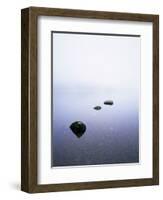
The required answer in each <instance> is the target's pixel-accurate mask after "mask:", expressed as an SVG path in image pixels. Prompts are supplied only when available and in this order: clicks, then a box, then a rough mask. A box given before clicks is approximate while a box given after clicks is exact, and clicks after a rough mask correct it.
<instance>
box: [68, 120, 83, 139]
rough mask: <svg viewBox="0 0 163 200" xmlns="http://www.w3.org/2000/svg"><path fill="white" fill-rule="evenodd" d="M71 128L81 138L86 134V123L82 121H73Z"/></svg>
mask: <svg viewBox="0 0 163 200" xmlns="http://www.w3.org/2000/svg"><path fill="white" fill-rule="evenodd" d="M70 129H71V130H72V132H73V133H74V134H75V135H76V136H77V137H78V138H80V137H81V136H82V135H83V134H84V132H85V131H86V125H85V124H84V123H83V122H81V121H76V122H73V123H72V124H71V125H70Z"/></svg>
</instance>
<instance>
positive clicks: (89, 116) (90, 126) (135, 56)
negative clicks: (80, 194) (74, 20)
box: [51, 31, 141, 167]
mask: <svg viewBox="0 0 163 200" xmlns="http://www.w3.org/2000/svg"><path fill="white" fill-rule="evenodd" d="M140 68H141V36H140V35H131V34H114V33H99V32H98V33H94V32H93V33H89V32H69V31H51V71H52V81H51V94H52V95H51V115H52V121H51V127H52V131H51V137H52V141H51V155H52V156H51V166H52V167H71V166H74V167H75V166H76V167H80V166H81V167H84V166H89V165H91V166H93V165H95V166H96V165H111V164H119V165H122V164H134V163H135V164H139V163H140V155H139V154H140V150H139V147H140V141H139V138H140V136H139V134H140V131H139V127H140V123H139V120H140V119H139V113H140V106H139V104H140V102H139V101H140V80H141V74H140Z"/></svg>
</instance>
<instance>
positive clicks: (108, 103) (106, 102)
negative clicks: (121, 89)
mask: <svg viewBox="0 0 163 200" xmlns="http://www.w3.org/2000/svg"><path fill="white" fill-rule="evenodd" d="M104 104H105V105H113V104H114V103H113V101H112V100H107V101H104Z"/></svg>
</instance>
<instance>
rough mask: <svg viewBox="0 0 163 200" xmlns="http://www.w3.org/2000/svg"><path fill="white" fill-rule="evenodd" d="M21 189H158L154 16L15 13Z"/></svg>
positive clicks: (156, 18) (50, 11) (58, 11)
mask: <svg viewBox="0 0 163 200" xmlns="http://www.w3.org/2000/svg"><path fill="white" fill-rule="evenodd" d="M21 19H22V23H21V27H22V32H21V36H22V38H21V44H22V46H21V48H22V54H21V59H22V68H21V69H22V72H21V73H22V79H21V80H22V89H21V93H22V107H21V110H22V123H21V124H22V126H21V132H22V134H21V155H22V156H21V159H22V165H21V189H22V190H23V191H25V192H29V193H36V192H53V191H66V190H82V189H98V188H112V187H129V186H147V185H158V184H159V16H158V15H152V14H137V13H117V12H102V11H88V10H70V9H58V8H39V7H30V8H26V9H22V12H21Z"/></svg>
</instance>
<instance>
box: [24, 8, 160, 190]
mask: <svg viewBox="0 0 163 200" xmlns="http://www.w3.org/2000/svg"><path fill="white" fill-rule="evenodd" d="M39 16H58V17H59V16H60V17H67V18H69V17H73V18H85V19H101V20H113V21H114V20H120V21H123V20H124V21H130V22H132V21H133V22H134V21H137V22H151V23H152V25H153V55H152V56H153V149H152V151H153V164H152V166H153V175H152V178H140V179H125V180H108V181H107V180H105V181H89V182H75V183H61V184H60V183H58V184H38V182H37V178H38V162H37V159H38V157H37V151H38V148H37V140H38V134H39V133H38V132H37V117H38V108H37V100H38V95H37V88H38V82H37V71H38V66H37V64H38V63H37V62H38V61H37V50H38V49H37V48H38V43H37V31H38V30H37V19H38V17H39ZM146 126H148V124H146ZM158 184H159V16H158V15H152V14H137V13H118V12H102V11H88V10H70V9H59V8H39V7H29V8H25V9H22V11H21V190H22V191H25V192H28V193H37V192H54V191H68V190H83V189H101V188H114V187H130V186H148V185H158Z"/></svg>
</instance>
